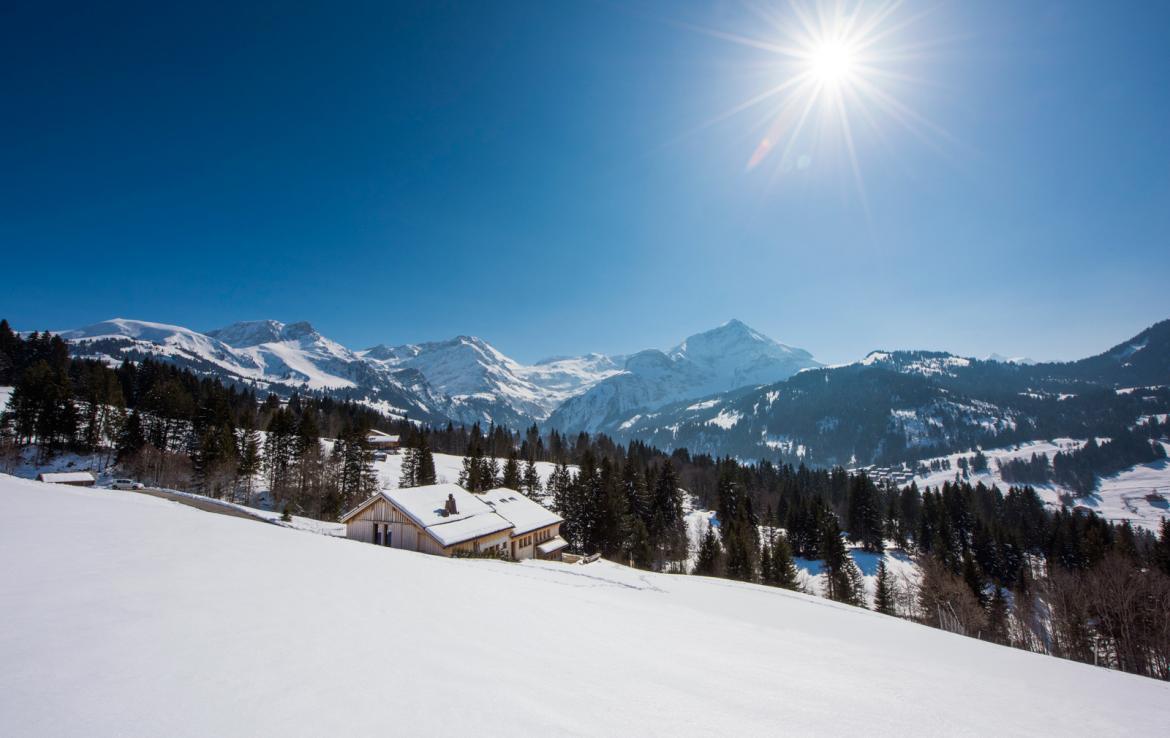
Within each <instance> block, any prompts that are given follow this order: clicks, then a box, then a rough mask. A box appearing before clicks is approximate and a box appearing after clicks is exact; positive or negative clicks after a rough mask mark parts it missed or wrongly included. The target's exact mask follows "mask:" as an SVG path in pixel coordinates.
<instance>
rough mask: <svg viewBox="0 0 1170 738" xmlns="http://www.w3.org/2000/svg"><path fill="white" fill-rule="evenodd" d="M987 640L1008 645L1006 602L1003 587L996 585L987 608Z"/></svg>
mask: <svg viewBox="0 0 1170 738" xmlns="http://www.w3.org/2000/svg"><path fill="white" fill-rule="evenodd" d="M987 640H989V641H991V642H992V643H999V644H1001V645H1007V643H1008V602H1007V597H1006V596H1005V595H1004V591H1003V587H1001V586H999V585H998V584H997V585H996V586H995V591H994V593H992V595H991V602H990V603H989V604H988V606H987Z"/></svg>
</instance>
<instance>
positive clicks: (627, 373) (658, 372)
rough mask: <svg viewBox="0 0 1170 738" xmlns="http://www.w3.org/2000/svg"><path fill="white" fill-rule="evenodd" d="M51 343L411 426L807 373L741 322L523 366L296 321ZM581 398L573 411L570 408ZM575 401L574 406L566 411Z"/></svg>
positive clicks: (783, 349)
mask: <svg viewBox="0 0 1170 738" xmlns="http://www.w3.org/2000/svg"><path fill="white" fill-rule="evenodd" d="M60 335H61V337H62V338H64V339H66V340H67V341H69V342H70V344H71V345H72V346H73V351H74V352H75V353H77V354H79V355H84V356H92V357H97V358H103V359H106V360H108V361H122V360H126V359H129V360H140V359H142V358H144V357H148V356H149V357H153V358H156V359H160V360H165V361H169V362H172V363H176V364H180V365H182V366H185V367H187V368H190V369H192V370H193V371H197V372H200V373H203V374H208V375H211V376H216V377H218V378H220V379H223V380H225V381H229V382H236V383H240V384H244V385H248V386H251V387H254V388H256V389H258V390H261V391H273V392H277V393H278V394H289V393H291V392H293V391H306V390H311V391H320V392H326V393H329V394H332V395H334V396H337V397H341V398H345V399H353V400H358V401H362V402H365V403H367V404H369V405H370V406H372V407H375V408H377V409H379V410H381V411H383V412H386V413H389V414H392V415H400V416H403V415H405V416H409V417H411V418H414V419H417V420H426V421H432V422H443V421H447V420H451V421H454V422H456V423H468V424H470V423H477V422H478V423H483V424H488V423H496V424H502V425H507V426H510V427H513V428H517V427H522V426H525V425H528V424H531V423H533V422H542V421H545V420H547V419H548V418H549V417H550V415H552V414H554V413H557V412H560V410H559V409H560V408H564V407H565V406H569V409H568V410H565V411H564V412H560V415H559V416H558V417H559V425H558V427H560V428H562V429H565V430H573V431H575V430H583V429H592V428H595V427H598V424H599V423H600V422H601V421H603V420H604V419H605V418H606V417H608V415H610V414H612V412H613V411H614V409H615V408H616V409H617V411H619V412H620V411H622V410H626V409H629V408H640V407H647V406H651V407H653V406H659V405H662V404H666V403H669V402H673V401H676V400H678V399H680V398H686V397H694V396H698V395H702V394H710V393H713V392H723V391H727V390H731V389H734V388H737V387H740V386H744V385H751V384H758V383H762V382H772V381H776V380H777V379H781V378H783V377H786V376H788V375H790V374H792V373H793V372H795V371H796V370H798V369H800V368H804V367H807V366H816V362H815V361H813V360H812V358H811V356H809V354H808V352H805V351H801V350H800V349H793V348H790V347H788V346H784V345H782V344H779V343H776V342H775V341H772V340H771V339H769V338H767V337H765V336H763V335H761V334H759V333H757V332H756V331H753V330H752V329H750V328H748V327H747V326H746V325H744V324H743V323H740V322H739V321H731V322H730V323H727V324H725V325H723V326H721V327H719V328H716V329H714V330H711V331H707V332H705V333H700V334H698V335H695V336H691V337H690V338H688V339H687V340H685V341H683V342H682V343H681V344H679V345H678V346H676V347H675V348H673V349H671V350H670V351H669V352H663V351H659V350H657V349H651V350H648V351H643V352H640V353H638V354H635V355H633V356H631V357H628V358H627V357H624V356H607V355H605V354H596V353H594V354H586V355H583V356H571V357H555V358H550V359H545V360H543V361H539V362H536V363H535V364H522V363H520V362H518V361H516V360H514V359H512V358H511V357H509V356H507V355H506V354H504V353H503V352H501V351H499V350H498V349H496V348H495V347H494V346H492V345H491V344H490V343H488V342H487V341H484V340H483V339H481V338H477V337H475V336H457V337H455V338H452V339H450V340H447V341H433V342H426V343H417V344H406V345H401V346H388V345H378V346H374V347H372V348H369V349H365V350H363V351H351V350H350V349H348V348H346V347H345V346H342V345H341V344H339V343H337V342H336V341H332V340H330V339H328V338H326V337H325V336H322V335H321V334H320V333H318V332H317V331H316V330H315V329H314V328H313V326H312V325H310V324H309V323H305V322H299V323H288V324H286V323H281V322H279V321H275V320H256V321H244V322H240V323H233V324H231V325H228V326H224V327H222V328H217V329H214V330H209V331H203V332H200V331H195V330H192V329H190V328H184V327H182V326H176V325H168V324H164V323H151V322H147V321H141V320H127V319H124V318H117V319H114V320H107V321H103V322H101V323H95V324H93V325H90V326H86V327H84V328H79V329H75V330H68V331H61V332H60ZM578 400H580V402H579V403H578V402H577V401H578ZM575 403H576V404H575Z"/></svg>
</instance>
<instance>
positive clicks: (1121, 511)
mask: <svg viewBox="0 0 1170 738" xmlns="http://www.w3.org/2000/svg"><path fill="white" fill-rule="evenodd" d="M1098 440H1104V439H1098ZM1082 445H1084V441H1083V440H1080V441H1078V440H1075V439H1072V438H1057V439H1054V440H1051V441H1033V442H1030V443H1022V444H1020V445H1018V446H1012V447H1009V448H998V449H985V450H984V452H983V453H984V455H985V456H987V461H988V468H987V471H986V472H982V473H979V474H974V473H971V474H969V477H968V479H969V481H970V482H971V483H972V484H975V483H976V482H983V483H984V484H986V485H988V486H990V485H993V484H995V485H998V486H999V488H1000V489H1001V490H1004V491H1006V490H1007V488H1008V487H1010V486H1011V485H1010V484H1008V483H1007V482H1004V481H1003V477H1002V476H1000V473H999V465H998V464H997V463H996V462H997V461H1007V460H1009V459H1030V458H1031V457H1032V454H1036V455H1037V456H1039V455H1041V454H1047V455H1048V459H1049V461H1051V460H1052V457H1053V456H1055V455H1056V454H1057V453H1059V452H1061V451H1072V450H1074V449H1077V448H1079V447H1080V446H1082ZM1162 445H1163V446H1164V447H1165V448H1166V449H1167V451H1168V452H1170V444H1166V443H1163V444H1162ZM973 453H974V452H973V451H965V452H963V453H957V454H950V455H949V456H940V457H938V459H936V460H942V459H946V460H948V461H949V462H950V465H951V468H950V469H945V470H940V471H932V472H930V473H929V474H927V475H924V476H917V477H915V478H914V481H915V482H916V483H917V484H918V487H919V488H920V489H921V488H924V487H928V486H929V487H939V486H941V485H942V484H943V483H944V482H953V481H954V480H955V475H956V474H961V473H962V470H960V469H959V464H958V461H959V459H960V458H968V459H969V458H970V457H971V456H972V455H973ZM931 461H932V460H930V459H928V460H926V461H924V462H923V463H925V464H927V465H928V466H929V465H930V462H931ZM1031 486H1032V487H1033V489H1035V490H1036V493H1037V494H1038V495H1040V497H1041V499H1043V500H1044V502H1045V503H1047V504H1048V505H1050V506H1053V507H1060V505H1061V495H1068V494H1072V493H1071V491H1070V490H1068V489H1067V488H1065V487H1062V486H1061V485H1058V484H1043V485H1036V484H1033V485H1031ZM1152 492H1156V493H1160V494H1162V495H1163V496H1164V497H1166V498H1167V499H1170V463H1168V462H1167V461H1166V460H1165V459H1163V460H1160V461H1155V462H1152V463H1149V464H1138V465H1137V466H1133V467H1130V468H1129V469H1126V470H1125V471H1122V472H1120V473H1118V474H1114V475H1112V476H1109V477H1104V478H1103V479H1101V483H1100V485H1099V486H1098V488H1097V491H1096V492H1095V493H1094V494H1093V495H1092V496H1091V497H1088V498H1081V499H1078V500H1076V504H1077V505H1084V506H1085V507H1088V508H1090V509H1091V510H1093V511H1094V512H1096V513H1097V514H1098V515H1101V516H1102V517H1105V518H1108V519H1109V520H1113V521H1115V522H1120V521H1122V520H1128V521H1130V523H1131V524H1133V525H1136V526H1141V527H1144V528H1148V529H1151V530H1157V529H1158V527H1159V526H1160V525H1161V524H1162V518H1163V517H1170V509H1168V508H1167V506H1166V505H1165V504H1164V503H1162V502H1158V501H1154V502H1151V501H1150V500H1148V499H1146V495H1148V494H1150V493H1152Z"/></svg>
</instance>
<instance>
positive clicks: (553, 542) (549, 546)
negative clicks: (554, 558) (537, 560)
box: [536, 536, 569, 556]
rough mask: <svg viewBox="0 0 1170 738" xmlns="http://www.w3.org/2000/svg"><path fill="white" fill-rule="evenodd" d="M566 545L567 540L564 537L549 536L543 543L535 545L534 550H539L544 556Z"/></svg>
mask: <svg viewBox="0 0 1170 738" xmlns="http://www.w3.org/2000/svg"><path fill="white" fill-rule="evenodd" d="M568 545H569V542H568V541H566V540H565V539H564V538H561V537H560V536H557V537H555V538H550V539H548V540H547V541H545V542H544V543H542V544H540V545H539V546H537V547H536V550H537V551H540V552H541V553H542V554H544V555H545V556H548V555H549V554H550V553H554V552H556V551H560V550H561V549H562V548H564V547H565V546H568Z"/></svg>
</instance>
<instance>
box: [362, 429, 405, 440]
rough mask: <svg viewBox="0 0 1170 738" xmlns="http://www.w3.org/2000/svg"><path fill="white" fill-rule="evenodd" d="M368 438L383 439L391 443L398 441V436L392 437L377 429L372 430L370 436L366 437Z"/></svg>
mask: <svg viewBox="0 0 1170 738" xmlns="http://www.w3.org/2000/svg"><path fill="white" fill-rule="evenodd" d="M366 438H369V439H371V440H373V439H375V438H383V439H387V440H390V441H397V440H398V436H393V435H390V434H389V433H385V432H383V431H380V430H378V429H377V428H372V429H371V430H370V432H369V434H368V435H367V436H366Z"/></svg>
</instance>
